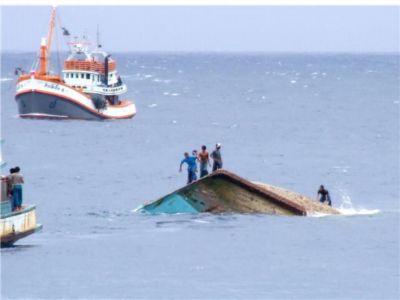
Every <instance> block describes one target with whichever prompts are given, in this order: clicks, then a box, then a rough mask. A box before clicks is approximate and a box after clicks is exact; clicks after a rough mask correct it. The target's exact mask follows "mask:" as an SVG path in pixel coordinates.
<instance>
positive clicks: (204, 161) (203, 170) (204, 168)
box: [198, 145, 211, 178]
mask: <svg viewBox="0 0 400 300" xmlns="http://www.w3.org/2000/svg"><path fill="white" fill-rule="evenodd" d="M198 158H199V162H200V178H201V177H204V176H207V175H208V166H210V167H211V164H210V156H209V154H208V151H207V147H206V146H204V145H203V146H201V152H200V153H199V155H198Z"/></svg>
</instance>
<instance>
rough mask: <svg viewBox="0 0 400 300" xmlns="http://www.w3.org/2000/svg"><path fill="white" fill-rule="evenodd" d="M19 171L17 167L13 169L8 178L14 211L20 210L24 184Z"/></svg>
mask: <svg viewBox="0 0 400 300" xmlns="http://www.w3.org/2000/svg"><path fill="white" fill-rule="evenodd" d="M20 171H21V169H20V168H19V167H15V168H14V172H13V173H12V174H10V177H9V179H10V184H11V191H12V196H13V200H14V205H15V210H20V209H22V185H23V184H24V177H23V176H22V174H21V173H20Z"/></svg>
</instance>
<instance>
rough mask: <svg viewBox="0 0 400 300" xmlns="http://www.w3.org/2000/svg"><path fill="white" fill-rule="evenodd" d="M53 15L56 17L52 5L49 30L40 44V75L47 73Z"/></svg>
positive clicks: (52, 30) (53, 22)
mask: <svg viewBox="0 0 400 300" xmlns="http://www.w3.org/2000/svg"><path fill="white" fill-rule="evenodd" d="M55 17H56V8H55V7H53V9H52V12H51V17H50V25H49V32H48V34H47V40H46V38H42V42H41V44H40V71H39V74H40V75H46V74H47V71H48V70H47V68H48V64H49V58H50V49H51V42H52V39H53V32H54V24H55Z"/></svg>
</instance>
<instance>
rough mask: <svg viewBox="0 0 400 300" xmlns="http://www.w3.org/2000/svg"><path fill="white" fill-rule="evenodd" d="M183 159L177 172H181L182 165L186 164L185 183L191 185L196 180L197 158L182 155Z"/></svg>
mask: <svg viewBox="0 0 400 300" xmlns="http://www.w3.org/2000/svg"><path fill="white" fill-rule="evenodd" d="M184 156H185V158H184V159H183V160H182V161H181V164H180V166H179V172H182V165H183V164H184V163H186V164H187V165H188V169H187V170H188V181H187V183H188V184H189V183H191V182H193V181H195V180H197V176H196V172H197V157H196V156H189V153H187V152H185V153H184Z"/></svg>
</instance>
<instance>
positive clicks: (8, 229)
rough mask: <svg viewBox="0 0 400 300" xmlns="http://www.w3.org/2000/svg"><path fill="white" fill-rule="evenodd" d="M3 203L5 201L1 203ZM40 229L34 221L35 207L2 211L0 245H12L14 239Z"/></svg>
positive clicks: (16, 239) (40, 226)
mask: <svg viewBox="0 0 400 300" xmlns="http://www.w3.org/2000/svg"><path fill="white" fill-rule="evenodd" d="M3 204H5V203H3ZM41 229H42V225H40V224H37V223H36V207H35V206H28V207H24V208H23V209H22V210H20V211H14V212H10V213H6V214H4V213H2V215H1V218H0V241H1V247H8V246H11V245H13V244H14V243H15V242H16V241H18V240H19V239H21V238H24V237H26V236H28V235H31V234H32V233H35V232H37V231H39V230H41Z"/></svg>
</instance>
